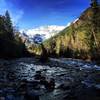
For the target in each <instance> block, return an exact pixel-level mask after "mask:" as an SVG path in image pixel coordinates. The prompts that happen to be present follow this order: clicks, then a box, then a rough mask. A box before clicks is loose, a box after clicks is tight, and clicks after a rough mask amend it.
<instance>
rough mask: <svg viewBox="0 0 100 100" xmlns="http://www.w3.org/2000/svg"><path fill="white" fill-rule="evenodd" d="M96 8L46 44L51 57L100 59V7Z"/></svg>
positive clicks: (85, 13)
mask: <svg viewBox="0 0 100 100" xmlns="http://www.w3.org/2000/svg"><path fill="white" fill-rule="evenodd" d="M95 6H96V7H90V8H88V9H86V10H85V11H84V12H83V13H82V14H81V16H80V17H79V20H77V21H76V22H75V23H72V24H71V25H70V26H69V27H67V28H65V29H64V30H63V31H61V32H60V33H59V34H58V35H56V36H54V37H53V38H50V39H49V40H47V41H45V42H44V46H45V47H46V48H49V49H48V50H49V52H50V55H53V56H54V55H55V54H57V55H59V56H63V57H74V58H81V59H99V58H100V46H99V44H100V13H99V12H100V6H99V5H98V6H97V5H95ZM53 44H54V45H53Z"/></svg>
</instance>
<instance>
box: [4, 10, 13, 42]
mask: <svg viewBox="0 0 100 100" xmlns="http://www.w3.org/2000/svg"><path fill="white" fill-rule="evenodd" d="M5 28H6V31H7V34H8V38H9V39H10V40H13V39H14V34H13V25H12V21H11V18H10V14H9V12H8V11H6V13H5Z"/></svg>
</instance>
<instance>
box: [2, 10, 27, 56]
mask: <svg viewBox="0 0 100 100" xmlns="http://www.w3.org/2000/svg"><path fill="white" fill-rule="evenodd" d="M14 34H15V33H14V32H13V25H12V21H11V18H10V15H9V12H8V11H6V13H5V16H0V57H2V58H12V57H21V56H25V55H26V54H27V53H28V52H27V50H26V47H25V44H24V43H23V42H22V40H21V38H20V37H19V36H18V35H14Z"/></svg>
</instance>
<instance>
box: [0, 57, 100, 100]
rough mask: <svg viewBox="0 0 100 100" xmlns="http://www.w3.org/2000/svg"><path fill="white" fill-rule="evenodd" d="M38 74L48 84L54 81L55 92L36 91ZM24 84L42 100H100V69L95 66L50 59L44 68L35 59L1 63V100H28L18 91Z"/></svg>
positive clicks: (42, 87)
mask: <svg viewBox="0 0 100 100" xmlns="http://www.w3.org/2000/svg"><path fill="white" fill-rule="evenodd" d="M36 71H41V72H42V74H43V75H45V77H46V79H47V80H49V79H50V78H54V79H55V84H56V86H55V89H54V90H52V91H48V90H46V89H45V87H44V86H39V88H37V89H34V86H33V87H32V82H34V80H35V79H34V75H35V74H36ZM22 80H27V82H28V84H31V85H28V86H29V92H30V93H32V92H33V94H34V93H36V94H38V95H39V98H40V100H84V99H85V100H100V96H99V95H98V91H99V92H100V66H98V65H96V64H95V63H92V62H85V61H82V60H76V59H67V58H60V59H54V58H50V61H49V62H47V63H45V64H42V63H40V62H38V59H35V58H20V59H14V60H3V59H0V100H24V96H23V95H22V94H20V93H18V91H17V88H18V87H19V86H20V84H21V81H22ZM16 91H17V92H16ZM82 98H83V99H82ZM86 98H88V99H86Z"/></svg>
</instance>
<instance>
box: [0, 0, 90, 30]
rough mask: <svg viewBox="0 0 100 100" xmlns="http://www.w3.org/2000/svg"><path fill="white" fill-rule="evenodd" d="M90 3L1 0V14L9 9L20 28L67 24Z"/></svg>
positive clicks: (81, 0) (15, 23) (60, 0)
mask: <svg viewBox="0 0 100 100" xmlns="http://www.w3.org/2000/svg"><path fill="white" fill-rule="evenodd" d="M89 4H90V0H0V14H4V12H5V11H6V10H8V11H9V12H10V15H11V18H12V20H13V23H14V25H16V26H17V27H19V29H29V28H34V27H39V26H46V25H58V26H66V25H67V24H68V23H69V22H71V21H73V20H75V19H76V18H77V17H79V16H80V14H81V13H82V12H83V11H84V10H85V9H86V8H88V7H89V6H90V5H89Z"/></svg>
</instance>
